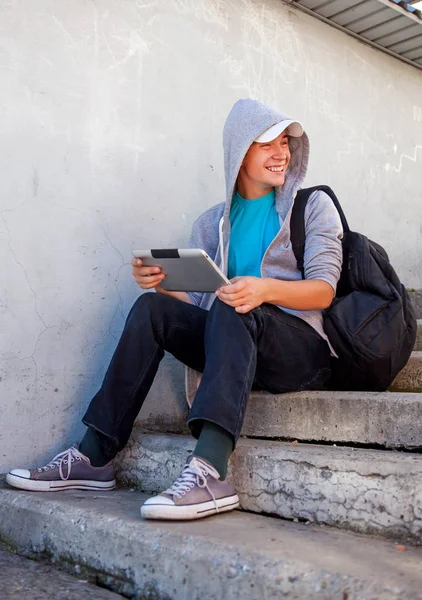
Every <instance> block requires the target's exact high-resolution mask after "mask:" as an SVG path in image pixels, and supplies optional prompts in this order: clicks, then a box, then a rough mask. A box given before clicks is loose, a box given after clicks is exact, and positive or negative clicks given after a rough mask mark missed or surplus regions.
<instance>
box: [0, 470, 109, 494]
mask: <svg viewBox="0 0 422 600" xmlns="http://www.w3.org/2000/svg"><path fill="white" fill-rule="evenodd" d="M6 482H7V483H8V484H9V485H11V486H12V487H14V488H18V489H20V490H26V491H28V492H61V491H63V490H93V491H101V492H106V491H111V490H114V488H115V487H116V480H115V479H113V480H112V481H91V480H89V479H87V480H83V479H73V480H72V479H71V480H66V481H65V480H60V481H38V480H37V479H26V478H25V477H19V475H12V474H11V473H8V474H7V475H6Z"/></svg>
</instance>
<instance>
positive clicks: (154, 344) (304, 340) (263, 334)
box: [83, 293, 330, 458]
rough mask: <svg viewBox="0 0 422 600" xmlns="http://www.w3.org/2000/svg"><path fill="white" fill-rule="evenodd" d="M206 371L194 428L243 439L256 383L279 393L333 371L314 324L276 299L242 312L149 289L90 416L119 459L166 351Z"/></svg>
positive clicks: (318, 381) (315, 385) (320, 380)
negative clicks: (209, 426) (211, 426)
mask: <svg viewBox="0 0 422 600" xmlns="http://www.w3.org/2000/svg"><path fill="white" fill-rule="evenodd" d="M165 350H166V351H167V352H170V353H171V354H173V356H175V357H176V358H177V359H178V360H180V361H181V362H182V363H184V364H185V365H188V366H189V367H192V368H193V369H195V370H197V371H201V372H203V376H202V380H201V383H200V385H199V388H198V391H197V393H196V396H195V399H194V402H193V405H192V408H191V411H190V414H189V421H188V422H189V427H190V429H191V432H192V434H193V435H194V436H195V437H198V436H199V433H200V431H201V428H202V424H203V421H204V420H206V421H212V422H214V423H217V424H218V425H220V426H221V427H223V428H224V429H225V430H226V431H228V432H229V433H230V434H231V435H232V436H233V439H234V441H235V442H236V441H237V439H238V437H239V435H240V430H241V428H242V423H243V418H244V414H245V409H246V403H247V400H248V396H249V392H250V390H251V388H252V386H254V387H257V388H259V389H264V390H268V391H270V392H273V393H283V392H291V391H297V390H308V389H320V388H321V387H323V385H324V383H325V382H326V381H327V379H328V377H329V375H330V351H329V348H328V345H327V343H326V342H325V341H324V340H323V339H322V338H321V337H320V336H319V335H318V334H317V333H316V331H314V329H313V328H312V327H310V325H308V324H307V323H305V322H304V321H302V320H301V319H299V318H298V317H294V316H292V315H289V314H287V313H284V312H283V311H281V310H280V309H279V308H277V307H275V306H272V305H270V304H263V305H262V306H260V307H259V308H256V309H255V310H253V311H251V312H249V313H247V314H245V315H241V314H238V313H236V311H235V310H234V309H233V308H231V307H230V306H228V305H227V304H224V303H223V302H221V301H220V300H218V299H216V300H215V301H214V303H213V305H212V307H211V309H210V311H206V310H204V309H202V308H198V307H197V306H193V305H191V304H187V303H185V302H181V301H180V300H176V299H174V298H172V297H170V296H165V295H162V294H155V293H147V294H143V295H142V296H140V297H139V298H138V300H137V301H136V302H135V304H134V305H133V307H132V310H131V311H130V313H129V316H128V318H127V321H126V325H125V328H124V330H123V333H122V335H121V338H120V341H119V343H118V346H117V348H116V351H115V353H114V356H113V358H112V360H111V363H110V366H109V368H108V370H107V373H106V375H105V378H104V381H103V384H102V386H101V389H100V390H99V391H98V393H97V394H96V395H95V396H94V398H93V399H92V401H91V403H90V405H89V407H88V410H87V412H86V414H85V416H84V418H83V422H84V423H85V425H88V426H90V427H93V428H94V429H95V430H96V431H97V432H99V433H100V434H103V435H100V436H99V437H100V439H101V440H102V445H103V446H104V448H103V449H104V450H105V452H106V453H107V455H108V456H109V458H112V457H113V456H114V455H115V454H116V453H117V452H118V451H120V450H122V449H123V448H124V446H125V445H126V443H127V441H128V439H129V436H130V433H131V431H132V427H133V423H134V421H135V419H136V416H137V415H138V413H139V410H140V408H141V406H142V404H143V402H144V400H145V398H146V396H147V394H148V391H149V389H150V387H151V384H152V382H153V380H154V377H155V374H156V373H157V369H158V366H159V363H160V361H161V359H162V358H163V356H164V351H165Z"/></svg>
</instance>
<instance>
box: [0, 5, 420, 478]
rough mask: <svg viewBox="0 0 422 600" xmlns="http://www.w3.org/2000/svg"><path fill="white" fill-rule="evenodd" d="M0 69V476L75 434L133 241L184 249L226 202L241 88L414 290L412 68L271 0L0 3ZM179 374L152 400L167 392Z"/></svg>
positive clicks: (416, 219)
mask: <svg viewBox="0 0 422 600" xmlns="http://www.w3.org/2000/svg"><path fill="white" fill-rule="evenodd" d="M0 73H1V77H0V108H1V123H2V125H1V130H2V135H1V137H0V165H1V168H0V189H1V200H0V201H1V219H0V260H1V265H2V271H1V273H2V278H1V281H2V284H1V289H0V294H1V296H0V327H1V342H0V343H1V350H0V352H1V363H0V370H1V373H0V391H1V405H0V421H1V424H2V427H1V431H0V470H5V469H7V468H9V467H12V466H19V465H21V466H25V465H26V464H34V462H35V461H37V460H41V459H45V458H47V457H48V456H49V455H50V453H51V451H56V450H57V451H58V450H60V449H61V448H62V447H63V445H66V444H68V443H70V442H71V441H73V440H75V439H76V438H77V436H79V435H80V433H81V431H82V427H81V426H80V425H79V418H80V416H81V414H82V413H83V411H84V410H85V407H86V405H87V403H88V401H89V399H90V397H91V395H92V394H93V393H94V392H95V391H96V389H97V386H98V385H99V382H100V381H101V378H102V376H103V374H104V371H105V368H106V365H107V362H108V360H109V358H110V356H111V354H112V351H113V349H114V346H115V344H116V340H117V339H118V336H119V333H120V331H121V329H122V325H123V322H124V317H125V315H126V313H127V311H128V309H129V307H130V305H131V303H132V301H133V300H134V298H135V297H136V296H137V294H138V293H139V292H138V289H137V288H136V286H135V284H134V283H133V282H132V279H131V274H130V267H129V261H130V258H131V248H132V247H133V246H134V245H137V246H144V247H149V246H150V245H152V246H160V245H164V246H177V245H183V244H184V243H185V242H186V239H187V236H188V233H189V230H190V227H191V225H192V222H193V220H194V219H195V218H196V216H197V215H198V214H199V213H200V212H201V211H203V210H204V209H205V208H207V207H208V206H210V205H212V204H214V203H216V202H219V201H221V200H222V199H223V171H222V154H221V130H222V125H223V122H224V118H225V116H226V114H227V112H228V110H229V109H230V107H231V105H232V103H233V102H234V101H235V100H236V99H238V98H239V97H246V96H253V97H256V98H258V99H260V100H263V101H265V102H268V103H270V104H274V105H276V106H279V107H280V108H282V109H283V110H284V111H286V112H287V113H291V114H292V115H293V116H295V117H296V118H298V119H301V120H302V121H303V122H304V124H305V126H306V129H307V131H308V133H309V135H310V138H311V143H312V147H313V153H312V154H311V165H310V170H309V177H308V183H309V184H314V183H318V182H321V183H329V184H331V185H332V186H333V187H334V188H335V189H336V190H337V192H338V194H339V196H340V198H341V199H342V201H343V203H344V206H345V209H346V211H347V214H348V216H349V219H350V223H351V225H352V226H353V227H355V228H359V229H360V230H362V231H363V232H366V233H367V234H369V235H370V236H371V237H373V238H375V239H376V240H378V241H380V242H382V243H383V244H384V245H385V246H386V248H387V250H388V251H389V253H390V255H391V258H392V260H393V263H394V264H395V265H396V267H397V269H398V271H399V273H400V275H401V277H402V278H403V280H404V282H405V283H406V284H407V286H411V287H415V288H421V287H422V254H421V251H420V239H421V223H422V203H421V202H420V181H421V175H420V174H421V166H422V96H421V93H420V92H421V83H422V74H421V72H420V71H418V70H416V69H415V68H412V67H410V66H407V65H405V64H403V63H401V62H399V61H398V60H395V59H392V58H390V57H389V56H386V55H384V54H381V53H380V52H378V51H376V50H373V49H371V48H369V47H367V46H365V45H363V44H361V43H359V42H357V41H355V40H354V39H352V38H350V37H348V36H346V35H344V34H342V33H340V32H338V31H336V30H334V29H333V28H330V27H328V26H326V25H324V24H322V23H320V22H318V21H317V20H315V19H312V18H310V17H308V16H306V15H304V14H302V13H300V12H298V11H297V10H293V9H290V8H289V7H288V6H287V5H286V4H285V3H283V2H281V1H276V0H272V1H271V0H269V1H266V2H258V1H252V0H232V1H230V2H229V1H227V2H222V1H221V0H101V2H95V1H93V0H37V2H27V1H25V0H13V1H12V0H3V2H1V18H0ZM170 364H171V363H168V364H167V370H168V371H173V367H170V366H169V365H170ZM175 373H176V383H174V381H173V380H172V379H171V378H170V377H169V375H168V373H167V371H166V370H164V371H163V372H162V376H161V378H160V382H159V385H158V386H156V387H155V391H154V393H153V394H152V395H151V398H150V399H149V401H148V402H149V404H151V402H155V401H158V400H159V399H160V397H161V396H163V395H164V396H165V397H167V398H168V397H172V396H174V395H176V396H177V397H178V399H179V401H180V402H181V401H182V400H183V385H182V380H181V375H182V371H181V369H176V371H175Z"/></svg>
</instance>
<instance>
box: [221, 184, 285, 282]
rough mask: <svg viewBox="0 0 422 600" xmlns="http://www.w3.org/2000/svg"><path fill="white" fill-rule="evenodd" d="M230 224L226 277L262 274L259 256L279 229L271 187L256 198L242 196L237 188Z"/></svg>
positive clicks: (259, 275)
mask: <svg viewBox="0 0 422 600" xmlns="http://www.w3.org/2000/svg"><path fill="white" fill-rule="evenodd" d="M230 224H231V233H230V245H229V265H228V277H229V279H231V278H232V277H236V276H239V275H253V276H255V277H261V262H262V258H263V256H264V254H265V251H266V250H267V248H268V246H269V245H270V244H271V242H272V241H273V239H274V238H275V236H276V235H277V233H278V232H279V230H280V218H279V216H278V213H277V211H276V209H275V193H274V190H272V191H271V192H270V193H269V194H266V195H265V196H262V197H261V198H257V199H256V200H245V198H242V196H240V194H238V193H237V192H236V193H235V194H234V196H233V200H232V204H231V208H230Z"/></svg>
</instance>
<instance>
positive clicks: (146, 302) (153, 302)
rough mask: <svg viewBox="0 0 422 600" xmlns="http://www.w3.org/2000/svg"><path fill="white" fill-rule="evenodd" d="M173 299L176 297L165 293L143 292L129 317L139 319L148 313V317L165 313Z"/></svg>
mask: <svg viewBox="0 0 422 600" xmlns="http://www.w3.org/2000/svg"><path fill="white" fill-rule="evenodd" d="M173 301H174V298H172V297H171V296H166V295H165V294H157V293H155V292H146V293H144V294H141V295H140V296H139V298H137V299H136V301H135V303H134V304H133V306H132V309H131V311H130V313H129V316H128V319H129V318H131V317H135V318H136V319H137V320H138V318H139V317H140V316H141V315H142V316H143V317H144V316H146V315H147V316H148V317H154V316H160V315H163V314H165V312H166V311H167V309H168V306H169V305H170V304H171V303H172V302H173Z"/></svg>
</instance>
